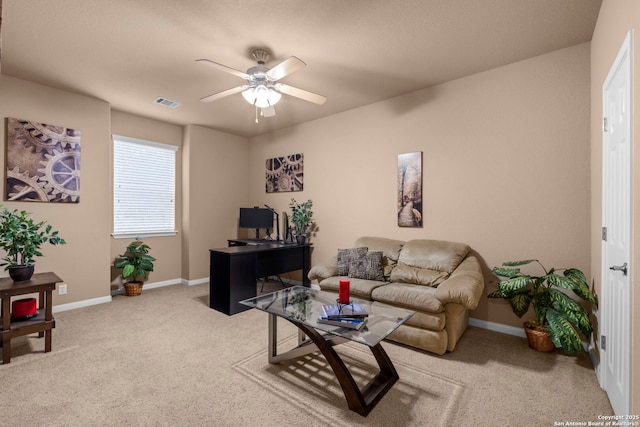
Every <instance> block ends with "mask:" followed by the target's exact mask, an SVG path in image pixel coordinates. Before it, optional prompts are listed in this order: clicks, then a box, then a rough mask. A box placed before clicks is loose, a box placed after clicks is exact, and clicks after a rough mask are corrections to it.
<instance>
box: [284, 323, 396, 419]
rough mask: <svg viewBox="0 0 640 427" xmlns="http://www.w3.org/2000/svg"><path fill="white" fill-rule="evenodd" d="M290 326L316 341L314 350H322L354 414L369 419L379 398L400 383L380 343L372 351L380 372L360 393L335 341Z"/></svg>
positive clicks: (304, 329) (309, 328) (308, 330)
mask: <svg viewBox="0 0 640 427" xmlns="http://www.w3.org/2000/svg"><path fill="white" fill-rule="evenodd" d="M291 323H293V324H294V325H296V326H297V327H298V328H299V329H300V330H302V331H303V332H304V333H305V335H307V336H308V337H309V338H310V339H311V341H313V343H314V344H315V347H316V348H317V349H318V350H320V352H321V353H322V355H323V356H324V357H325V359H327V362H329V365H331V369H333V372H334V373H335V375H336V378H337V379H338V382H339V383H340V386H341V387H342V391H343V393H344V396H345V398H346V399H347V404H348V406H349V409H351V410H352V411H355V412H357V413H358V414H360V415H362V416H365V417H366V416H367V415H368V414H369V412H371V410H372V409H373V408H374V407H375V406H376V404H377V403H378V402H379V401H380V399H382V397H383V396H384V395H385V394H386V393H387V392H388V391H389V389H390V388H391V387H392V386H393V385H394V384H395V383H396V382H397V381H398V379H399V377H398V373H397V371H396V369H395V367H394V366H393V363H391V359H390V358H389V356H388V355H387V353H386V352H385V351H384V349H383V348H382V346H381V345H380V344H377V345H375V346H374V347H370V348H371V352H372V353H373V355H374V357H375V358H376V361H377V362H378V367H379V368H380V372H378V374H377V375H376V376H375V377H374V378H373V379H372V380H371V381H370V382H369V383H368V384H366V385H365V386H364V387H363V389H362V390H361V389H360V388H359V387H358V385H357V384H356V382H355V380H354V379H353V376H352V375H351V372H349V369H347V366H346V365H345V364H344V362H343V361H342V359H341V358H340V356H339V355H338V353H336V351H335V350H334V349H333V346H334V345H335V344H336V342H334V341H333V340H327V339H326V337H325V336H324V335H322V334H320V333H319V332H318V331H316V330H315V329H313V328H311V327H308V326H306V325H303V324H300V323H296V322H291Z"/></svg>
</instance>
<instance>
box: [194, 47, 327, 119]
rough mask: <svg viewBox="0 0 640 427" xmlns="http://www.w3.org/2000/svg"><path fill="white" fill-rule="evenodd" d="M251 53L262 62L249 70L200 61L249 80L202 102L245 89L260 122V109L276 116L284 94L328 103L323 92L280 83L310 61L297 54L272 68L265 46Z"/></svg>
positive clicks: (245, 94)
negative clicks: (277, 107)
mask: <svg viewBox="0 0 640 427" xmlns="http://www.w3.org/2000/svg"><path fill="white" fill-rule="evenodd" d="M251 55H252V56H253V58H254V59H255V60H256V62H257V63H258V65H256V66H254V67H251V68H249V69H248V70H247V72H246V73H244V72H242V71H239V70H236V69H234V68H231V67H227V66H226V65H222V64H219V63H217V62H214V61H211V60H209V59H198V60H196V62H198V63H201V64H205V65H208V66H210V67H213V68H216V69H218V70H221V71H225V72H227V73H230V74H233V75H234V76H238V77H241V78H243V79H245V80H246V81H247V82H246V84H244V85H242V86H237V87H234V88H232V89H227V90H224V91H222V92H218V93H214V94H212V95H209V96H205V97H204V98H201V99H200V100H201V101H202V102H212V101H217V100H218V99H222V98H224V97H227V96H229V95H233V94H236V93H239V92H242V96H243V97H244V99H245V100H246V101H247V102H248V103H249V104H251V105H255V107H256V123H258V108H260V114H261V115H262V116H263V117H272V116H275V115H276V109H275V104H276V103H277V102H278V101H280V98H281V97H282V94H283V93H284V94H285V95H290V96H294V97H296V98H300V99H303V100H305V101H309V102H313V103H314V104H318V105H322V104H324V103H325V101H326V100H327V98H326V97H324V96H322V95H318V94H316V93H313V92H309V91H306V90H303V89H299V88H296V87H293V86H289V85H286V84H284V83H280V82H279V80H280V79H282V78H283V77H286V76H288V75H289V74H291V73H294V72H295V71H298V70H300V69H302V68H304V67H306V65H307V64H305V63H304V62H302V61H301V60H300V59H298V58H296V57H295V56H292V57H290V58H288V59H285V60H284V61H282V62H280V63H279V64H277V65H275V66H274V67H272V68H269V67H267V66H266V65H265V64H266V63H267V61H269V58H270V57H271V54H270V53H269V52H268V51H266V50H264V49H255V50H253V51H252V52H251Z"/></svg>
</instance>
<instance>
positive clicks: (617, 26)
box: [591, 0, 640, 414]
mask: <svg viewBox="0 0 640 427" xmlns="http://www.w3.org/2000/svg"><path fill="white" fill-rule="evenodd" d="M639 29H640V8H638V2H637V1H635V0H607V1H605V2H603V3H602V8H601V9H600V15H599V16H598V23H597V25H596V29H595V32H594V34H593V40H592V43H591V231H592V233H591V265H592V266H593V267H592V272H593V278H594V280H595V287H596V289H597V290H598V292H599V290H600V286H601V283H600V274H601V268H600V257H601V241H600V227H601V226H602V223H601V222H602V207H601V206H602V128H601V122H602V85H603V84H604V81H605V79H606V77H607V74H608V73H609V69H610V68H611V66H612V65H613V61H614V60H615V58H616V55H617V54H618V51H619V50H620V47H621V46H622V42H623V40H624V38H625V37H626V35H627V32H628V31H629V30H634V32H635V34H634V37H633V44H632V45H633V55H634V57H635V58H636V60H634V62H635V63H636V64H637V58H640V46H639V42H638V38H637V36H638V30H639ZM638 82H640V67H637V65H633V92H634V93H633V101H632V102H633V105H632V107H631V110H632V112H633V121H634V122H635V123H636V125H634V127H633V135H632V140H633V141H634V142H633V144H634V145H635V148H632V155H633V159H632V162H633V163H632V169H633V184H632V185H631V188H632V191H633V195H632V198H633V200H632V226H631V227H632V233H633V236H632V239H631V242H632V248H631V256H632V259H631V262H630V265H631V267H632V268H631V270H630V271H631V273H630V274H631V283H632V284H633V286H632V287H631V307H632V309H631V325H632V326H631V334H632V339H631V341H632V349H631V351H632V355H634V356H632V357H631V375H632V377H631V384H632V391H631V411H630V413H631V414H638V413H639V412H640V364H639V363H638V361H639V360H640V358H638V356H637V355H638V354H640V328H638V327H637V325H638V324H639V322H640V314H639V313H638V310H637V309H636V307H640V292H638V289H637V285H638V279H637V277H638V275H637V274H635V273H634V268H633V267H634V266H640V250H638V242H640V185H637V183H638V173H640V150H639V149H638V144H637V141H640V126H637V124H638V123H640V88H639V85H638Z"/></svg>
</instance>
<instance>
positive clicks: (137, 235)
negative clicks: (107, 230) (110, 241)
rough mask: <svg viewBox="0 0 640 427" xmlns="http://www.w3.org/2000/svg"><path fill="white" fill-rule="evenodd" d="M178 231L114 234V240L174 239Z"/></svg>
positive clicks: (112, 235)
mask: <svg viewBox="0 0 640 427" xmlns="http://www.w3.org/2000/svg"><path fill="white" fill-rule="evenodd" d="M177 234H178V232H177V231H158V232H140V233H112V234H111V237H113V238H114V239H140V240H144V239H146V238H147V237H172V236H175V235H177Z"/></svg>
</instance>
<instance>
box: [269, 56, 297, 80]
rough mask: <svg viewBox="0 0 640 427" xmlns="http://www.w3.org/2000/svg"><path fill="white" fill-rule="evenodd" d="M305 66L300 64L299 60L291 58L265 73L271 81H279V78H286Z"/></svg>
mask: <svg viewBox="0 0 640 427" xmlns="http://www.w3.org/2000/svg"><path fill="white" fill-rule="evenodd" d="M306 66H307V64H305V63H304V62H302V61H301V60H300V59H298V58H296V57H295V56H292V57H290V58H287V59H285V60H284V61H282V62H281V63H279V64H278V65H276V66H275V67H273V68H272V69H270V70H269V71H267V73H266V74H267V77H269V78H270V79H272V80H273V81H276V80H280V79H281V78H283V77H285V76H288V75H289V74H291V73H294V72H296V71H298V70H300V69H302V68H304V67H306Z"/></svg>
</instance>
